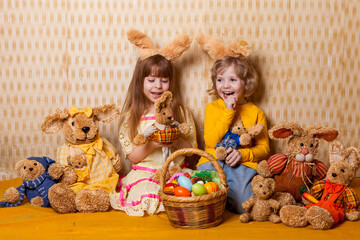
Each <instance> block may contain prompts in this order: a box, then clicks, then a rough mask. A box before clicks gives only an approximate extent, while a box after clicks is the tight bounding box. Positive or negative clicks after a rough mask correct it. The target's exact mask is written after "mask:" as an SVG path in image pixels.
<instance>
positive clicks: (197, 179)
mask: <svg viewBox="0 0 360 240" xmlns="http://www.w3.org/2000/svg"><path fill="white" fill-rule="evenodd" d="M191 181H192V183H193V184H194V183H200V184H204V181H203V180H202V178H201V177H193V178H192V179H191Z"/></svg>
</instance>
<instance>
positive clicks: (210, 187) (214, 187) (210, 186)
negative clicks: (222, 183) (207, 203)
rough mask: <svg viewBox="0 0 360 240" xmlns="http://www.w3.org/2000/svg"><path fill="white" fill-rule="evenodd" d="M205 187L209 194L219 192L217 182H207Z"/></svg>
mask: <svg viewBox="0 0 360 240" xmlns="http://www.w3.org/2000/svg"><path fill="white" fill-rule="evenodd" d="M204 187H205V188H206V191H207V192H208V193H212V192H216V191H218V190H219V185H218V184H217V183H215V182H207V183H205V184H204Z"/></svg>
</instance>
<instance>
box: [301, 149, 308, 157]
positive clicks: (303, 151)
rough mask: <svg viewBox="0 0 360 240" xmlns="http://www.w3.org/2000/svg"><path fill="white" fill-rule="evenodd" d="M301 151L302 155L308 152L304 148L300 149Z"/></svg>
mask: <svg viewBox="0 0 360 240" xmlns="http://www.w3.org/2000/svg"><path fill="white" fill-rule="evenodd" d="M301 153H302V154H304V155H306V154H308V153H309V150H307V149H306V148H305V149H303V150H301Z"/></svg>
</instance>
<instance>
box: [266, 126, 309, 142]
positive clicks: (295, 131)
mask: <svg viewBox="0 0 360 240" xmlns="http://www.w3.org/2000/svg"><path fill="white" fill-rule="evenodd" d="M302 134H304V130H303V129H302V128H301V127H300V125H299V124H298V123H296V122H286V123H280V124H278V125H275V126H273V127H272V128H271V129H270V130H269V137H270V138H271V139H274V140H277V139H283V138H287V137H289V136H293V135H294V136H301V135H302Z"/></svg>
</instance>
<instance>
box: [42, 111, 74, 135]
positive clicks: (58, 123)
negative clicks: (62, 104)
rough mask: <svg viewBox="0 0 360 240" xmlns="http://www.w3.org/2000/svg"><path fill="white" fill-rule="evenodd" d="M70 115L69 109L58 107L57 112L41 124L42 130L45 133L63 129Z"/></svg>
mask: <svg viewBox="0 0 360 240" xmlns="http://www.w3.org/2000/svg"><path fill="white" fill-rule="evenodd" d="M68 117H70V113H69V110H68V109H64V110H62V111H61V110H60V109H56V112H55V113H54V114H52V115H49V116H47V117H46V119H45V121H44V122H43V123H42V124H41V131H43V132H44V133H48V134H52V133H56V132H58V131H59V130H60V129H62V127H63V124H64V121H65V120H66V119H67V118H68Z"/></svg>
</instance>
